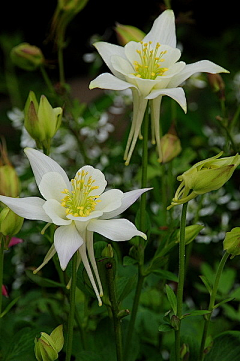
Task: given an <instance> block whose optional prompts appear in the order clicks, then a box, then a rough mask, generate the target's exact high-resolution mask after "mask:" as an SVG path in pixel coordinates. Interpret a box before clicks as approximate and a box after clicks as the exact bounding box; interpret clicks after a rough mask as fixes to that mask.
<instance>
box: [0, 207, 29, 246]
mask: <svg viewBox="0 0 240 361" xmlns="http://www.w3.org/2000/svg"><path fill="white" fill-rule="evenodd" d="M23 221H24V218H22V217H20V216H18V215H17V214H16V213H14V212H13V211H12V210H11V209H10V208H8V207H5V208H3V209H2V211H1V212H0V233H2V234H3V235H4V236H8V238H9V242H10V239H11V237H12V236H14V234H17V233H18V232H19V231H20V229H21V228H22V225H23ZM6 246H8V245H6Z"/></svg>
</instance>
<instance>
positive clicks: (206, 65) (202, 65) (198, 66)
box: [169, 60, 229, 88]
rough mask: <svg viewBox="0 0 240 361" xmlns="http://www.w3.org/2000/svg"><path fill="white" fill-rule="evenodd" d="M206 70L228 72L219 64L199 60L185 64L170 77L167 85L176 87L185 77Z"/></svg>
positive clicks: (209, 71)
mask: <svg viewBox="0 0 240 361" xmlns="http://www.w3.org/2000/svg"><path fill="white" fill-rule="evenodd" d="M200 72H206V73H212V74H216V73H229V71H228V70H226V69H224V68H222V67H221V66H219V65H217V64H215V63H213V62H211V61H209V60H201V61H197V62H196V63H192V64H187V65H186V66H185V68H184V69H183V70H182V71H181V72H180V73H178V74H177V75H176V76H174V77H173V78H172V80H171V81H170V83H169V87H171V88H173V87H177V86H178V85H180V84H182V83H183V82H184V81H185V80H186V79H188V78H189V77H190V76H191V75H193V74H195V73H200Z"/></svg>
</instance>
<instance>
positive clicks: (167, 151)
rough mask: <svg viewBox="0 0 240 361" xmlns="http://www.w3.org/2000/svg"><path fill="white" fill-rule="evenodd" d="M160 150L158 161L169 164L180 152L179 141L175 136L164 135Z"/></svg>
mask: <svg viewBox="0 0 240 361" xmlns="http://www.w3.org/2000/svg"><path fill="white" fill-rule="evenodd" d="M161 150H162V159H159V162H160V163H167V162H170V161H171V160H172V159H174V158H176V157H177V156H178V154H179V153H180V152H181V150H182V147H181V142H180V139H179V138H178V137H177V135H175V134H171V133H167V134H165V135H164V136H163V137H162V138H161Z"/></svg>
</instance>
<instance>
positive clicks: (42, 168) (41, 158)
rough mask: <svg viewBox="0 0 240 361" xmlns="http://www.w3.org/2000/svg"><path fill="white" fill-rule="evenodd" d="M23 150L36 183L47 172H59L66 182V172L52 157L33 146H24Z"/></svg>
mask: <svg viewBox="0 0 240 361" xmlns="http://www.w3.org/2000/svg"><path fill="white" fill-rule="evenodd" d="M24 152H25V153H26V155H27V157H28V159H29V162H30V164H31V167H32V170H33V173H34V176H35V179H36V183H37V185H39V183H40V182H41V180H42V177H43V175H44V174H46V173H48V172H57V173H59V174H60V175H61V176H62V177H63V179H64V181H65V183H66V184H68V182H69V180H68V176H67V174H66V172H65V171H64V170H63V169H62V167H61V166H60V165H59V164H58V163H57V162H55V161H54V160H53V159H51V158H50V157H48V156H47V155H45V154H43V153H42V152H39V151H38V150H36V149H33V148H25V149H24Z"/></svg>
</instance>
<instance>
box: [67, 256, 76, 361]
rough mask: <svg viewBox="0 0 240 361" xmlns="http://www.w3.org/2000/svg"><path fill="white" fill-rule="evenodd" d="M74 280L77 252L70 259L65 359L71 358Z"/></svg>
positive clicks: (68, 360)
mask: <svg viewBox="0 0 240 361" xmlns="http://www.w3.org/2000/svg"><path fill="white" fill-rule="evenodd" d="M76 280H77V252H75V254H74V255H73V259H72V280H71V288H70V300H69V302H70V310H69V316H68V327H67V341H66V359H65V361H70V360H71V354H72V341H73V327H74V314H75V294H76Z"/></svg>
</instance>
